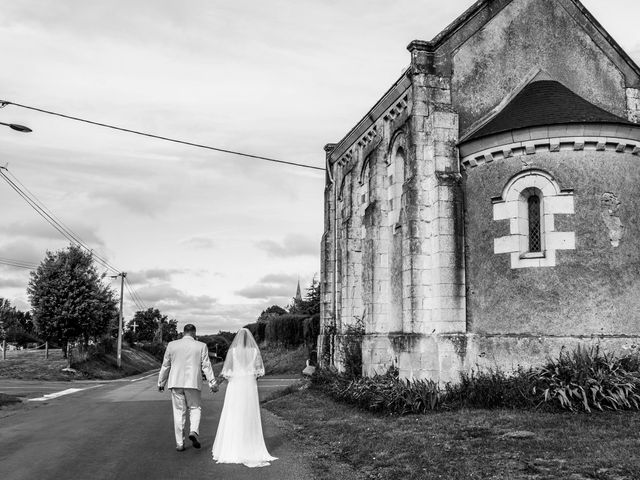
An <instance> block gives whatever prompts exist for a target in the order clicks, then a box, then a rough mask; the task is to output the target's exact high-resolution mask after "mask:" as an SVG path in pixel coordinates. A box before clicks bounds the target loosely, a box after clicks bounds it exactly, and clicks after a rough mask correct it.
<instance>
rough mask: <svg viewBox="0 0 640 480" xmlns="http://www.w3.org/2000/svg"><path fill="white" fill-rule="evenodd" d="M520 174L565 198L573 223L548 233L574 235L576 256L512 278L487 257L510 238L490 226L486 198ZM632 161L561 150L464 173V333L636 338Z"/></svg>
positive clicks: (639, 233)
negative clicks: (543, 179) (530, 174)
mask: <svg viewBox="0 0 640 480" xmlns="http://www.w3.org/2000/svg"><path fill="white" fill-rule="evenodd" d="M527 168H536V169H540V170H543V171H546V172H548V173H550V174H551V176H552V177H553V178H555V180H556V181H557V182H558V184H559V185H560V186H561V187H562V188H563V189H570V190H573V192H572V194H573V202H574V206H573V210H574V213H573V214H570V215H569V214H565V215H555V225H554V227H555V230H556V231H561V232H573V234H574V235H575V249H568V250H561V251H558V252H557V253H556V256H557V258H556V265H555V266H554V267H551V268H549V267H538V268H522V269H519V268H512V266H511V264H510V260H509V255H504V254H496V253H495V252H494V239H496V238H500V237H503V236H505V235H508V234H509V229H510V222H509V221H508V220H494V215H493V211H492V200H491V199H492V198H494V197H496V196H500V194H501V192H502V190H503V188H504V186H505V184H507V182H508V181H509V179H510V178H511V177H512V176H514V175H515V174H517V173H519V172H521V171H523V169H527ZM638 185H640V157H638V156H637V155H633V154H632V153H630V152H627V153H624V152H623V153H619V152H616V151H596V149H595V146H594V147H593V148H592V149H589V150H586V149H585V150H581V151H574V150H565V151H557V152H549V151H547V152H538V153H535V154H533V155H526V156H518V155H515V156H513V157H511V158H506V159H500V160H496V161H494V162H491V163H488V164H482V165H478V166H476V167H473V168H469V169H467V170H466V172H465V195H466V223H465V225H466V234H467V239H468V245H467V282H468V304H469V308H468V328H469V332H470V333H476V334H488V335H531V336H540V335H546V336H553V337H563V336H625V335H629V336H637V335H640V295H638V292H640V242H638V239H639V238H640V198H639V197H638Z"/></svg>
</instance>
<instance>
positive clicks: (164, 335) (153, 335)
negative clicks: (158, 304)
mask: <svg viewBox="0 0 640 480" xmlns="http://www.w3.org/2000/svg"><path fill="white" fill-rule="evenodd" d="M134 323H135V325H136V328H135V332H134V331H133V325H134ZM177 327H178V321H177V320H175V319H169V318H168V317H167V316H166V315H163V314H162V313H160V310H158V309H157V308H148V309H146V310H139V311H137V312H136V313H135V315H134V316H133V320H131V321H130V322H128V323H127V331H126V333H125V336H126V338H127V340H128V341H138V342H154V343H161V342H170V341H171V340H175V339H176V338H178V328H177Z"/></svg>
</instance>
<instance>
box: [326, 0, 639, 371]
mask: <svg viewBox="0 0 640 480" xmlns="http://www.w3.org/2000/svg"><path fill="white" fill-rule="evenodd" d="M408 50H409V53H410V58H411V64H410V66H409V68H408V69H407V70H406V71H405V72H404V73H403V74H402V76H401V77H400V78H399V79H398V80H397V81H396V83H395V84H393V85H392V86H391V88H390V89H389V90H388V91H387V92H386V93H385V94H384V95H383V96H382V98H380V99H379V100H378V101H377V103H376V104H375V105H374V106H373V108H372V109H371V110H370V111H369V112H367V113H366V115H364V117H363V118H362V120H360V121H359V122H358V123H357V124H356V125H355V126H354V127H353V128H352V129H351V130H350V131H349V132H348V133H347V134H346V136H345V137H344V138H343V139H342V140H340V141H339V142H338V143H335V144H328V145H327V146H326V147H325V151H326V161H327V179H326V188H325V198H324V202H325V203H324V204H325V232H324V235H323V239H322V266H321V271H322V274H321V295H322V305H321V309H322V311H321V330H322V335H321V337H320V341H319V352H320V353H323V352H324V355H325V357H324V358H325V359H326V360H325V361H329V362H332V363H335V364H336V365H338V366H339V365H340V362H341V357H340V352H341V349H340V345H341V342H342V341H343V339H344V334H345V333H347V332H348V331H349V328H348V327H349V326H350V325H351V326H353V325H355V324H356V323H357V322H362V323H363V324H364V329H365V334H364V340H363V344H362V353H363V369H364V373H365V374H367V375H372V374H374V373H383V372H385V371H386V370H387V369H388V368H389V367H391V366H395V367H397V368H398V369H399V371H400V374H401V376H402V377H404V378H430V379H433V380H437V381H455V380H456V379H457V378H458V375H459V372H461V371H470V370H471V369H479V368H480V369H482V368H495V367H500V368H502V369H505V370H510V369H513V368H516V367H517V366H518V365H522V366H525V367H526V366H530V365H534V364H539V363H541V362H543V361H544V360H545V359H546V358H547V357H549V356H556V355H557V354H558V353H559V351H560V349H561V348H562V347H566V348H569V349H572V348H574V347H575V346H577V345H578V344H595V343H599V344H600V345H601V347H602V348H603V349H605V350H608V351H618V350H620V349H622V348H624V347H625V346H626V347H629V346H631V345H633V344H640V68H639V67H638V65H636V64H635V63H634V61H633V60H632V59H631V58H630V57H629V55H627V54H626V53H625V52H624V51H623V50H622V48H621V47H620V46H619V45H618V44H617V43H616V42H615V40H614V39H613V38H612V37H611V36H610V35H609V34H608V33H607V32H606V31H605V30H604V28H603V27H602V25H600V23H598V21H597V20H596V19H595V18H594V17H593V16H592V15H591V14H590V13H589V12H588V11H587V9H586V8H585V7H584V6H583V5H582V4H581V3H580V1H579V0H480V1H478V2H476V3H475V4H474V5H473V6H471V7H470V8H469V9H468V10H467V11H466V12H464V13H463V14H462V15H461V16H460V17H459V18H458V19H456V20H455V21H454V22H453V23H452V24H451V25H449V26H448V27H447V28H446V29H445V30H444V31H443V32H441V33H440V34H439V35H437V36H436V37H435V38H434V39H433V40H431V41H422V40H416V41H413V42H411V44H410V45H409V46H408Z"/></svg>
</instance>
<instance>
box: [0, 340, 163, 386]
mask: <svg viewBox="0 0 640 480" xmlns="http://www.w3.org/2000/svg"><path fill="white" fill-rule="evenodd" d="M9 353H10V355H8V356H7V359H6V360H0V378H16V379H23V380H82V379H105V380H106V379H113V378H121V377H125V376H129V375H135V374H137V373H142V372H146V371H148V370H152V369H154V368H158V367H159V366H160V362H159V361H158V360H157V359H155V358H154V357H153V356H151V355H150V354H148V353H146V352H144V351H141V350H137V349H132V348H129V347H126V346H125V347H123V349H122V368H121V369H118V368H117V359H116V353H115V352H114V353H110V354H101V355H97V356H96V357H94V358H92V359H90V360H88V361H86V362H82V363H79V364H76V365H74V367H73V368H74V370H75V372H64V371H63V369H64V368H66V367H67V360H66V359H64V358H63V357H62V351H61V350H49V358H48V359H46V358H45V353H44V351H42V350H30V351H29V350H21V351H17V352H9Z"/></svg>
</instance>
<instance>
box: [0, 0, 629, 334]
mask: <svg viewBox="0 0 640 480" xmlns="http://www.w3.org/2000/svg"><path fill="white" fill-rule="evenodd" d="M472 3H473V2H472V1H471V0H449V1H448V2H442V1H440V0H423V1H418V0H399V1H393V2H389V1H386V0H343V1H337V0H324V1H320V0H288V1H285V0H268V1H267V0H234V1H228V0H225V1H220V0H182V1H180V2H177V1H174V0H136V1H131V0H108V1H107V0H103V1H98V0H94V1H87V0H56V1H55V2H52V1H50V0H17V1H14V2H5V3H4V4H3V11H2V14H1V15H0V43H1V44H2V45H3V55H2V66H1V69H0V98H1V99H5V100H9V101H12V102H16V103H21V104H25V105H30V106H34V107H38V108H43V109H47V110H52V111H56V112H60V113H65V114H69V115H74V116H79V117H83V118H87V119H91V120H94V121H98V122H103V123H109V124H114V125H118V126H122V127H125V128H130V129H135V130H142V131H145V132H149V133H153V134H157V135H164V136H169V137H174V138H178V139H182V140H187V141H191V142H195V143H202V144H207V145H211V146H215V147H220V148H225V149H231V150H238V151H242V152H247V153H252V154H257V155H264V156H268V157H272V158H278V159H282V160H286V161H292V162H298V163H305V164H310V165H316V166H323V161H324V152H323V150H322V147H323V145H324V144H325V143H328V142H335V141H338V140H340V138H342V136H343V135H344V134H346V133H347V132H348V130H349V129H350V128H351V127H352V126H353V125H354V124H355V123H356V122H357V121H358V120H359V119H360V118H361V117H362V115H364V114H365V113H366V112H367V111H368V109H369V108H370V107H371V106H372V105H373V104H374V103H375V101H376V100H377V99H378V98H379V97H380V96H381V95H382V94H383V93H384V92H385V91H386V90H387V89H388V87H389V86H390V85H391V84H392V83H393V82H394V81H395V80H396V79H397V78H398V77H399V75H400V73H401V72H402V70H403V69H404V68H406V66H407V65H408V63H409V54H408V52H407V51H406V49H405V47H406V45H407V44H408V43H409V42H410V41H411V40H413V39H424V40H429V39H431V38H433V37H434V36H435V35H436V34H437V33H438V32H439V31H441V30H442V29H443V28H444V27H446V25H448V23H450V22H451V21H453V20H454V19H455V17H456V16H458V15H459V14H460V13H462V12H463V11H464V10H465V9H466V8H468V7H469V6H470V5H471V4H472ZM584 4H585V5H586V6H587V8H589V9H590V10H591V12H592V13H593V14H595V16H596V17H597V18H598V19H599V20H600V21H601V23H602V24H603V25H604V26H605V28H607V29H608V31H609V33H611V35H612V36H613V37H614V38H615V39H616V40H617V41H618V42H619V43H620V44H621V45H622V47H623V48H625V49H626V50H627V52H629V53H630V54H631V55H632V56H633V57H634V59H635V60H636V61H640V37H638V36H637V33H636V32H637V24H636V21H637V19H638V18H639V17H640V6H638V2H637V1H636V0H609V1H607V2H604V1H601V0H584ZM0 122H9V123H20V124H25V125H28V126H29V127H31V128H32V129H33V130H34V131H33V133H30V134H21V133H17V132H14V131H12V130H9V129H2V130H0V141H1V142H2V150H1V152H2V153H1V156H0V164H1V165H5V164H7V163H8V168H9V172H11V174H12V175H14V176H15V178H17V179H18V180H19V181H20V182H22V183H23V184H24V185H25V186H26V187H27V188H28V189H29V190H30V191H31V192H32V193H33V194H35V195H36V196H37V198H38V199H39V200H40V201H41V202H42V203H43V204H44V205H46V207H47V208H48V209H50V210H51V211H52V212H53V213H54V214H55V215H56V216H57V217H58V218H59V219H60V220H62V221H63V222H64V224H66V225H67V226H68V227H70V228H71V229H72V230H73V231H74V232H76V233H77V234H78V235H79V236H80V237H81V238H82V239H83V240H84V241H85V242H86V243H87V244H88V245H90V247H91V248H93V249H94V250H95V251H96V252H98V253H99V254H100V255H101V256H103V257H105V258H107V259H108V261H109V262H110V263H111V264H112V265H114V266H116V267H117V268H118V269H119V270H121V271H126V272H128V278H129V280H130V282H131V285H132V286H133V288H134V289H135V291H136V292H137V293H138V295H139V297H140V298H141V299H142V301H143V302H144V304H145V305H146V306H153V307H157V308H159V309H160V310H161V311H162V312H163V313H165V314H168V315H169V316H170V317H173V318H176V319H178V321H179V325H180V326H182V325H183V324H184V323H186V322H194V323H196V324H197V325H198V327H199V329H200V332H201V333H213V332H217V331H218V330H219V329H226V330H235V329H237V328H238V327H240V326H242V325H244V324H246V323H248V322H251V321H253V320H254V319H255V318H256V316H257V315H258V314H259V313H260V311H261V310H263V309H264V308H265V307H266V306H268V305H271V304H279V305H283V306H284V305H286V304H287V303H288V302H289V301H290V299H291V297H292V296H293V294H294V293H295V288H296V283H297V281H298V278H299V279H300V282H301V284H302V286H303V288H304V287H305V286H306V285H308V284H309V283H310V281H311V279H312V278H313V276H314V275H317V274H319V270H320V259H319V246H320V238H321V235H322V230H323V220H322V217H323V215H322V210H323V204H322V202H323V197H322V192H323V186H324V175H323V173H322V172H321V171H314V170H308V169H302V168H296V167H290V166H283V165H276V164H271V163H267V162H261V161H257V160H252V159H248V158H243V157H237V156H232V155H228V154H223V153H217V152H212V151H207V150H202V149H197V148H193V147H188V146H184V145H176V144H172V143H168V142H162V141H158V140H153V139H149V138H143V137H138V136H134V135H130V134H126V133H122V132H116V131H112V130H107V129H103V128H99V127H96V126H91V125H86V124H82V123H78V122H73V121H70V120H65V119H61V118H56V117H52V116H48V115H44V114H41V113H37V112H32V111H28V110H24V109H20V108H17V107H14V106H7V107H5V108H4V109H2V110H0ZM0 206H1V208H2V223H1V224H0V225H1V226H0V258H9V259H14V260H20V261H26V262H33V263H39V262H40V261H41V259H42V258H43V256H44V253H45V251H46V250H57V249H60V248H64V247H65V246H66V245H68V242H67V241H66V240H65V239H64V238H63V237H62V236H61V235H60V234H58V232H56V231H55V230H54V229H53V228H52V227H50V226H49V225H48V224H46V223H45V222H44V220H42V218H40V217H39V216H38V215H37V214H36V213H35V212H34V211H33V210H32V209H31V208H30V207H29V206H28V205H27V204H26V203H25V202H24V201H23V200H22V199H21V198H20V197H19V196H18V195H17V194H16V193H15V192H14V191H13V190H11V189H10V188H9V186H8V185H7V184H6V183H5V182H4V181H0ZM28 278H29V272H28V270H25V269H18V268H13V267H8V266H2V265H0V297H5V298H8V299H9V300H10V301H11V302H12V303H13V304H15V305H16V306H18V307H19V308H21V309H23V310H27V309H29V306H28V299H27V297H26V285H27V282H28ZM113 285H114V287H118V282H117V281H114V282H113ZM125 293H126V295H125V318H127V317H128V318H130V317H131V316H132V315H133V312H135V310H136V305H135V304H134V302H133V301H132V300H131V297H130V295H128V292H125Z"/></svg>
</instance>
